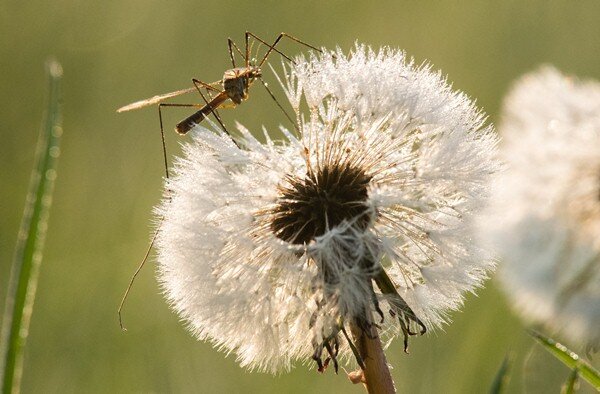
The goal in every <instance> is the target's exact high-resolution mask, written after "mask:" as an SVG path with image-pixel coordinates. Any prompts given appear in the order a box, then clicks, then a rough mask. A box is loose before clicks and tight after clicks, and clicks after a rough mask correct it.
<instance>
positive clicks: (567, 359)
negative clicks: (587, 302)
mask: <svg viewBox="0 0 600 394" xmlns="http://www.w3.org/2000/svg"><path fill="white" fill-rule="evenodd" d="M530 334H531V336H533V337H534V338H535V339H536V340H537V341H538V342H539V343H540V344H541V345H542V346H543V347H544V348H546V350H548V351H549V352H550V353H552V354H553V355H554V356H555V357H556V358H558V359H559V360H560V361H562V362H563V363H564V364H565V365H566V366H567V367H569V368H570V369H576V368H577V369H578V372H579V376H580V377H582V378H583V379H585V380H586V381H587V382H588V383H589V384H591V385H592V386H594V388H595V389H596V390H600V373H599V372H598V371H596V370H595V369H594V368H593V367H592V366H591V365H590V364H588V363H587V362H585V360H582V359H581V358H580V357H579V356H578V355H577V354H575V353H574V352H572V351H570V350H569V349H567V347H566V346H564V345H562V344H560V343H558V342H556V341H554V340H553V339H550V338H548V337H545V336H544V335H542V334H540V333H538V332H535V331H530Z"/></svg>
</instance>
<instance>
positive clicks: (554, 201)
mask: <svg viewBox="0 0 600 394" xmlns="http://www.w3.org/2000/svg"><path fill="white" fill-rule="evenodd" d="M500 131H501V134H502V136H503V139H504V144H503V149H502V156H503V158H504V160H505V161H506V163H507V165H508V166H509V170H508V171H507V172H506V173H503V174H502V175H501V176H499V178H498V180H497V182H496V185H495V187H494V192H493V199H492V202H491V208H490V214H491V215H492V216H493V218H491V219H490V220H486V222H485V225H484V227H483V229H484V232H483V233H484V234H485V237H486V238H487V239H488V240H489V242H491V243H492V244H494V245H495V246H496V247H497V248H498V253H499V255H500V256H501V258H502V261H503V262H502V266H501V269H500V270H499V271H500V272H499V277H500V279H501V282H502V284H503V286H504V289H505V290H506V292H507V294H508V295H509V296H510V298H511V299H512V301H513V302H514V304H515V307H516V308H517V309H518V310H519V311H520V312H521V314H522V316H523V317H524V318H525V319H526V320H528V321H530V322H534V323H539V324H544V325H546V326H547V328H549V329H550V330H553V331H561V332H562V334H564V337H565V338H567V339H570V340H571V341H573V342H575V343H578V344H581V345H591V346H598V345H599V344H600V330H599V327H600V84H599V83H597V82H581V81H579V80H577V79H574V78H571V77H566V76H564V75H562V74H561V73H560V72H559V71H557V70H556V69H554V68H552V67H549V66H545V67H542V68H541V69H539V70H537V71H536V72H533V73H531V74H528V75H526V76H524V77H522V78H521V79H520V80H519V81H518V82H517V83H516V85H515V87H514V88H513V90H512V91H511V92H510V93H509V94H508V96H507V98H506V100H505V109H504V119H503V123H502V126H501V129H500Z"/></svg>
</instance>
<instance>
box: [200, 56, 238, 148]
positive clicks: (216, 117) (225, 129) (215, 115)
mask: <svg viewBox="0 0 600 394" xmlns="http://www.w3.org/2000/svg"><path fill="white" fill-rule="evenodd" d="M234 45H235V44H234ZM192 82H193V83H194V86H196V89H198V93H200V96H201V97H202V99H203V100H204V102H205V103H206V105H209V102H208V100H207V99H206V97H205V96H204V94H203V93H202V90H201V89H200V86H199V85H201V86H202V87H206V86H207V85H208V84H206V83H205V82H202V81H199V80H197V79H195V78H194V79H192ZM217 91H218V90H217ZM218 92H219V93H221V92H220V91H218ZM209 108H210V112H211V113H212V114H213V116H214V117H215V119H216V120H217V122H218V123H219V125H220V126H221V128H222V129H223V131H224V132H225V134H227V135H228V136H229V137H230V138H231V140H232V141H233V143H234V144H235V145H236V146H237V147H238V148H239V147H240V146H239V145H238V143H237V142H236V141H235V139H233V137H232V136H231V133H230V132H229V131H228V130H227V127H225V123H223V121H222V120H221V117H220V116H219V114H218V113H217V111H216V108H213V107H209Z"/></svg>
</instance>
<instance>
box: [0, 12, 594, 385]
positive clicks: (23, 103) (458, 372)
mask: <svg viewBox="0 0 600 394" xmlns="http://www.w3.org/2000/svg"><path fill="white" fill-rule="evenodd" d="M599 21H600V2H598V1H597V0H579V1H546V0H543V1H537V0H536V1H534V0H530V1H527V2H523V1H515V0H507V1H498V2H488V1H460V2H459V1H446V2H442V1H431V2H408V1H392V0H390V1H341V0H333V1H326V2H325V1H314V0H307V1H304V2H287V1H271V0H267V1H262V2H249V1H246V2H244V1H230V0H221V1H214V0H211V1H189V0H188V1H178V2H164V1H156V0H136V1H123V0H119V1H114V0H107V1H102V2H92V1H76V0H55V1H42V0H31V1H26V2H25V1H15V0H0V71H1V72H0V88H1V92H2V94H1V95H0V133H1V135H0V190H1V193H0V196H1V198H0V290H1V291H0V294H1V296H0V297H2V299H0V301H1V302H2V305H3V304H4V302H3V301H4V297H5V293H6V284H7V281H8V276H9V268H10V267H9V265H10V261H11V257H12V253H13V247H14V244H15V240H16V236H17V230H18V227H19V221H20V218H21V210H22V207H23V205H24V199H25V195H26V190H27V185H28V179H29V174H30V170H31V168H32V164H33V156H34V149H35V142H36V137H37V134H38V129H39V125H40V122H41V119H42V114H43V106H44V96H45V94H46V92H45V87H46V82H45V79H44V61H45V60H46V59H47V57H48V56H54V57H56V58H57V59H58V60H59V61H60V62H61V63H62V65H63V67H64V107H63V109H64V131H65V132H64V136H63V138H64V139H63V149H62V152H63V153H62V157H61V162H60V164H59V173H58V174H59V177H58V180H57V184H56V191H55V199H54V206H53V208H52V212H51V218H50V228H49V234H48V238H47V248H46V253H45V259H44V262H43V265H42V268H41V277H40V282H39V289H38V293H37V299H36V303H35V309H34V314H33V319H32V323H31V332H30V337H29V342H28V346H27V349H26V354H25V372H24V376H23V386H22V387H23V392H25V393H41V392H44V393H59V392H60V393H80V392H86V393H87V392H89V393H96V392H98V393H106V392H119V393H121V392H123V393H129V392H160V393H163V392H177V393H179V392H181V393H188V392H189V393H270V392H284V393H306V392H310V393H326V392H327V393H362V392H363V389H362V388H361V387H359V386H356V387H352V386H351V385H350V384H349V383H348V381H347V379H346V377H345V374H344V373H340V375H338V376H336V375H335V374H334V373H333V371H331V370H330V371H327V373H326V374H324V375H318V374H317V373H316V372H315V370H314V366H313V365H312V364H308V365H298V366H297V367H296V368H295V369H294V370H293V371H292V372H290V373H286V374H283V375H281V376H276V377H273V376H270V375H265V374H260V373H249V372H247V371H245V370H242V369H240V368H239V367H238V365H237V364H236V362H235V357H234V356H233V355H230V356H226V355H224V354H223V353H219V352H218V351H217V350H215V349H213V348H212V347H211V346H210V345H208V344H206V343H199V342H197V341H196V340H194V339H193V338H192V337H191V336H190V335H189V334H188V333H187V332H186V331H185V329H184V328H183V327H182V325H181V324H180V322H178V319H177V317H176V316H175V315H174V314H173V313H172V312H171V311H170V310H169V308H168V306H167V305H166V303H165V302H164V300H163V299H162V296H161V295H160V291H159V288H158V286H157V283H156V281H155V278H154V269H153V264H152V263H153V261H152V262H151V263H150V264H148V265H147V267H146V268H145V270H143V271H142V273H141V275H140V276H139V278H138V281H137V283H136V285H135V287H134V289H133V292H132V293H131V296H130V298H129V302H128V304H127V305H126V308H125V316H124V317H125V322H126V325H127V327H128V328H129V331H127V332H126V333H123V332H121V331H120V329H119V325H118V321H117V313H116V311H117V306H118V304H119V301H120V297H121V295H122V293H123V291H124V289H125V287H126V285H127V283H128V281H129V278H130V275H131V274H132V273H133V271H134V269H135V267H136V265H137V264H138V262H139V260H140V259H141V257H142V256H143V254H144V251H145V249H146V247H147V244H148V240H149V234H150V232H151V224H150V221H151V217H152V215H151V210H152V207H153V205H155V204H156V203H157V202H158V201H159V198H160V195H161V187H162V177H163V162H162V156H161V146H160V139H159V133H158V116H157V110H156V108H147V109H144V110H139V111H135V112H131V113H126V114H117V113H115V109H116V108H117V107H119V106H121V105H124V104H127V103H129V102H132V101H135V100H138V99H141V98H145V97H150V96H152V95H154V94H158V93H164V92H168V91H171V90H176V89H180V88H183V87H188V86H190V78H192V77H196V78H199V79H202V80H205V81H213V80H218V79H220V78H221V76H222V72H223V70H225V69H226V68H228V67H229V60H228V55H227V49H226V39H227V37H229V36H230V37H232V38H234V39H235V40H237V41H238V42H241V41H242V38H243V33H244V31H245V30H250V31H252V32H254V33H256V34H257V35H259V36H261V37H265V38H268V39H269V40H271V39H273V38H274V37H275V36H276V34H277V33H279V32H280V31H285V32H289V33H291V34H293V35H296V36H297V37H301V38H302V39H304V40H306V41H307V42H309V43H313V44H315V45H317V46H326V47H329V48H332V47H334V46H336V45H339V46H340V47H341V48H343V49H344V50H348V49H350V48H351V47H352V45H353V43H354V42H355V41H360V42H363V43H368V44H371V45H372V46H374V47H379V46H382V45H388V46H391V47H399V48H404V49H405V50H406V51H407V52H408V53H409V54H410V55H412V56H414V57H415V59H416V60H417V62H421V61H424V60H428V61H429V62H431V63H432V64H433V65H434V68H436V69H441V70H442V71H443V73H444V74H447V75H448V77H449V80H450V81H452V83H453V85H454V87H456V88H458V89H461V90H463V91H465V92H466V93H467V94H468V95H469V96H471V97H474V98H476V99H477V102H478V104H479V105H480V106H481V107H483V108H484V109H485V111H486V112H487V113H488V114H489V119H490V121H491V122H497V121H498V120H499V116H498V114H499V109H500V107H501V100H502V97H503V95H504V94H505V93H506V91H507V89H508V88H509V87H510V83H511V81H513V80H514V78H516V77H518V76H519V75H521V74H522V73H524V72H527V71H530V70H532V69H533V68H535V67H537V66H538V65H539V64H541V63H552V64H554V65H556V66H557V67H558V68H560V69H561V70H563V71H565V72H568V73H573V74H577V75H580V76H583V77H593V78H596V79H600V67H599V65H600V23H599ZM282 50H284V51H285V52H286V53H289V54H297V53H298V52H301V51H304V48H301V47H299V46H296V45H294V44H290V43H286V44H285V45H282ZM272 60H273V61H272V64H273V65H274V66H275V67H277V68H278V65H279V60H278V58H277V56H274V57H273V58H272ZM265 78H266V79H267V80H268V81H270V82H271V86H276V85H277V83H276V80H275V78H274V77H273V76H272V75H271V74H270V71H267V72H266V77H265ZM194 100H197V98H196V97H194V96H190V97H186V98H182V99H181V100H174V101H175V102H190V101H192V102H193V101H194ZM186 114H188V111H185V110H172V111H168V113H167V114H166V119H165V124H166V126H167V131H168V135H167V144H168V150H169V155H170V156H172V155H176V154H178V152H179V143H180V142H181V141H185V138H181V137H179V136H177V135H175V133H173V132H171V129H172V126H173V125H174V124H175V123H176V121H178V120H179V119H180V118H182V117H183V116H185V115H186ZM222 114H223V115H224V117H225V120H226V122H229V124H231V123H232V122H233V120H234V119H238V120H241V121H242V122H243V123H244V124H245V125H246V126H248V127H249V128H250V129H252V130H259V126H260V125H261V124H266V125H267V126H268V127H270V128H273V127H275V126H277V125H278V124H279V123H283V122H285V119H284V118H283V117H282V116H281V114H280V113H279V112H278V110H277V108H276V107H275V106H274V105H273V103H272V102H271V101H270V99H269V98H268V96H267V95H266V94H265V93H264V90H263V89H262V88H261V87H260V86H258V84H257V86H255V87H254V88H253V90H252V91H251V98H250V100H249V101H248V102H247V103H244V104H243V105H242V106H240V107H238V108H237V109H235V110H229V111H226V112H222ZM452 319H453V323H452V324H450V325H448V326H447V327H446V328H445V329H444V330H443V331H442V330H439V331H437V332H434V333H432V334H430V335H427V336H426V337H422V338H414V339H413V340H412V342H411V354H410V355H405V354H403V352H402V347H401V341H397V342H396V343H394V344H393V345H392V346H391V347H390V348H389V350H388V352H387V355H388V358H389V361H390V362H391V363H392V364H393V366H394V369H393V375H394V378H395V380H396V384H397V386H398V388H399V390H400V392H410V393H435V392H444V393H467V392H468V393H471V392H486V391H487V390H488V388H489V387H490V384H491V382H492V380H493V378H494V376H495V374H496V371H497V370H498V368H499V366H500V364H501V363H502V360H503V359H504V357H505V355H506V354H507V353H508V352H510V351H512V352H513V354H514V357H515V361H514V365H515V368H514V372H513V374H512V379H511V383H510V390H509V392H520V391H523V390H524V389H526V388H529V389H530V392H549V391H547V390H551V391H550V392H558V390H559V385H560V383H561V382H563V381H564V379H565V378H566V376H567V374H568V371H567V370H566V368H563V367H562V365H560V364H559V363H558V362H557V361H554V360H552V359H548V358H547V357H546V355H545V354H544V353H543V351H539V349H538V350H536V348H535V347H534V346H533V345H534V344H533V341H532V339H530V338H529V337H528V336H527V334H526V333H525V332H524V327H523V325H522V324H521V323H520V322H519V321H518V320H517V319H516V317H515V316H514V315H513V314H512V313H511V312H510V309H509V307H508V305H507V304H506V301H505V299H504V298H503V295H502V293H501V292H500V291H499V290H498V289H497V286H496V284H495V283H494V281H493V280H491V281H488V282H487V284H486V288H485V289H482V290H480V291H478V294H477V296H473V295H468V296H467V297H466V302H465V307H464V308H463V311H461V312H458V313H454V314H453V315H452ZM524 361H527V362H526V364H525V367H526V368H523V363H524ZM584 385H585V384H584Z"/></svg>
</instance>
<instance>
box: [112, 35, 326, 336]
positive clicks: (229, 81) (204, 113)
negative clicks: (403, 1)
mask: <svg viewBox="0 0 600 394" xmlns="http://www.w3.org/2000/svg"><path fill="white" fill-rule="evenodd" d="M284 37H286V38H288V39H290V40H292V41H295V42H297V43H299V44H301V45H304V46H306V47H308V48H310V49H313V50H315V51H318V52H322V51H321V50H320V49H318V48H316V47H314V46H312V45H310V44H307V43H305V42H303V41H301V40H299V39H298V38H296V37H293V36H291V35H289V34H287V33H280V34H279V35H278V36H277V38H276V39H275V41H274V42H273V44H268V43H267V42H266V41H264V40H263V39H261V38H259V37H257V36H256V35H255V34H253V33H251V32H248V31H247V32H246V33H245V48H244V52H242V51H241V50H240V49H239V47H238V46H237V45H236V44H235V43H234V42H233V41H232V40H231V38H229V39H227V42H228V47H229V58H230V59H231V64H232V68H230V69H228V70H225V72H224V73H223V78H222V79H220V80H219V81H216V82H212V83H206V82H202V81H200V80H198V79H195V78H194V79H192V83H193V84H194V86H193V87H190V88H187V89H182V90H177V91H174V92H170V93H165V94H160V95H157V96H153V97H151V98H148V99H145V100H140V101H136V102H134V103H131V104H128V105H126V106H124V107H121V108H119V109H118V110H117V112H127V111H132V110H136V109H140V108H144V107H147V106H151V105H156V104H158V116H159V121H160V133H161V138H162V148H163V157H164V165H165V174H166V178H169V168H168V164H167V150H166V145H165V135H164V128H163V121H162V112H161V109H162V107H192V108H199V109H198V110H197V111H196V112H195V113H193V114H192V115H190V116H188V117H187V118H185V119H183V120H182V121H181V122H179V123H177V125H176V126H175V131H177V133H179V134H187V133H188V132H189V131H190V130H191V129H192V128H193V127H194V126H196V125H198V124H199V123H200V122H202V120H204V118H206V117H208V116H209V115H210V114H212V115H213V116H214V117H215V119H216V120H217V122H218V123H219V124H220V126H221V128H222V129H223V131H224V132H225V133H226V134H227V135H229V136H230V137H231V135H230V134H229V132H228V131H227V128H226V127H225V125H224V124H223V122H222V120H221V118H220V117H219V114H218V113H217V109H218V108H224V107H227V106H233V107H235V106H237V105H239V104H241V103H242V102H244V101H246V100H247V99H248V90H249V88H250V86H251V85H252V84H253V83H254V81H255V80H257V79H258V80H260V81H261V82H262V85H263V86H264V87H265V89H266V90H267V92H268V93H269V96H271V98H272V99H273V101H275V103H276V104H277V106H278V107H279V108H280V109H281V110H282V111H283V113H284V114H285V115H286V117H287V118H288V119H289V120H290V121H291V122H292V123H293V124H294V126H295V123H294V120H293V119H292V118H291V117H290V116H289V115H288V113H287V112H286V111H285V109H284V108H283V107H282V106H281V104H279V102H278V101H277V99H276V98H275V95H274V94H273V92H271V90H270V89H269V88H268V86H267V84H266V83H265V82H264V81H263V79H262V69H261V67H262V66H263V65H264V64H265V62H266V61H267V59H268V57H269V55H271V54H272V53H273V52H276V53H278V54H279V55H281V56H282V57H284V58H285V59H286V60H288V61H289V62H291V63H293V60H292V59H290V58H289V57H288V56H287V55H285V54H284V53H283V52H281V51H280V50H278V49H277V48H275V47H276V46H277V44H279V42H280V41H281V39H282V38H284ZM250 38H252V39H254V40H256V41H258V42H260V43H261V44H264V45H266V46H267V47H268V49H267V51H266V53H265V55H264V56H263V57H262V59H261V60H260V62H257V63H256V64H251V61H250V60H251V59H250V45H249V41H250ZM234 51H235V52H236V53H237V54H239V55H240V56H241V57H243V59H244V65H243V66H241V67H237V66H236V63H235V57H234ZM202 89H205V90H206V91H207V92H208V98H207V96H206V95H205V94H204V93H202ZM195 91H197V92H198V93H200V96H201V97H202V99H203V101H204V104H173V103H163V101H164V100H167V99H170V98H174V97H178V96H181V95H183V94H186V93H192V92H195ZM213 95H214V96H213ZM232 140H233V142H234V143H235V144H236V145H237V142H236V141H235V140H234V139H233V138H232ZM161 223H162V218H161V220H160V222H159V224H158V228H160V225H161ZM157 235H158V230H156V231H155V233H154V236H153V237H152V240H151V241H150V245H149V247H148V249H147V251H146V254H145V255H144V258H143V259H142V262H141V263H140V264H139V266H138V267H137V269H136V271H135V273H134V274H133V276H132V277H131V279H130V281H129V285H128V286H127V289H126V290H125V294H124V295H123V298H122V300H121V303H120V305H119V309H118V314H119V325H120V326H121V329H122V330H126V329H125V327H124V325H123V321H122V317H121V310H122V309H123V305H124V304H125V300H126V299H127V296H128V294H129V291H130V290H131V286H132V285H133V282H134V281H135V278H136V277H137V275H138V273H139V272H140V270H141V269H142V267H143V266H144V263H145V262H146V260H147V259H148V256H149V254H150V250H151V249H152V246H153V245H154V241H155V240H156V236H157Z"/></svg>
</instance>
